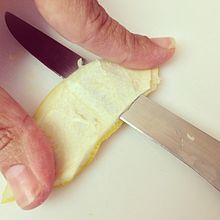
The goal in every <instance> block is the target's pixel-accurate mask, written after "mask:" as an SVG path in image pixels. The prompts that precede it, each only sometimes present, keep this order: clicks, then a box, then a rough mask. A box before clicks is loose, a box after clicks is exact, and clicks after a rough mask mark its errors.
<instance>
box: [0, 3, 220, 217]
mask: <svg viewBox="0 0 220 220" xmlns="http://www.w3.org/2000/svg"><path fill="white" fill-rule="evenodd" d="M100 3H102V5H103V6H104V7H105V8H106V10H107V11H108V12H109V13H110V14H111V16H113V17H114V18H115V19H117V20H118V21H119V22H120V23H122V24H123V25H125V26H126V27H127V28H128V29H129V30H131V31H133V32H137V33H139V34H145V35H149V36H173V37H175V38H176V41H177V51H176V55H175V57H174V59H173V60H172V61H170V62H169V63H168V64H167V65H166V66H164V67H162V68H161V79H162V81H161V86H160V87H159V89H158V91H157V92H156V93H155V94H153V95H152V96H151V98H152V99H153V100H155V101H157V102H158V103H160V104H161V105H163V106H165V107H167V108H168V109H169V110H171V111H173V112H175V113H176V114H177V115H179V116H181V117H183V118H184V119H186V120H188V121H190V122H191V123H193V124H194V125H196V126H197V127H199V128H201V129H202V130H204V131H205V132H207V133H209V134H210V135H212V136H214V137H216V138H218V139H220V116H219V112H220V98H219V93H220V23H219V21H220V4H219V1H218V0H210V1H207V0H206V1H205V0H204V1H200V0H194V1H191V0H185V1H176V0H166V1H164V0H151V1H150V0H138V1H137V0H129V1H128V0H117V1H116V0H102V1H100ZM6 10H9V11H11V12H14V13H16V14H17V15H18V16H20V17H22V18H24V19H25V20H27V21H29V22H30V23H32V24H33V25H35V26H37V27H38V28H40V29H41V30H43V31H44V32H46V33H49V34H50V35H52V36H54V37H55V38H56V39H58V40H59V41H61V42H62V43H64V44H65V45H67V46H69V47H71V48H74V49H75V51H77V52H80V53H81V54H82V55H84V56H85V57H87V58H90V59H92V58H94V56H92V55H91V54H89V53H88V52H86V51H84V50H82V49H80V48H79V47H76V46H74V45H71V44H70V43H69V42H67V41H65V40H63V39H62V38H61V37H59V36H58V35H57V34H55V33H54V32H53V31H52V30H51V29H50V28H49V27H48V26H47V25H46V23H45V22H44V21H43V20H42V18H41V17H40V16H39V14H38V13H37V11H36V9H35V7H34V4H33V1H31V0H19V1H18V0H10V1H8V0H0V86H2V87H3V88H5V89H6V90H7V91H8V92H9V93H10V94H11V95H12V96H13V97H14V98H15V99H16V100H17V101H18V102H20V103H21V104H22V105H23V106H24V108H25V109H26V110H27V111H28V112H29V113H32V112H33V111H34V109H35V108H36V107H37V106H38V104H39V103H40V101H41V100H42V99H43V97H44V96H45V95H46V94H47V93H48V91H49V90H50V89H51V88H53V87H54V86H55V85H56V84H57V83H58V82H59V81H60V79H59V77H57V76H56V75H54V74H53V73H52V72H51V71H50V70H48V69H47V68H46V67H44V66H43V65H42V64H40V63H39V62H38V61H37V60H35V59H34V58H33V57H32V56H31V55H29V54H28V52H26V51H25V50H24V49H23V48H22V47H21V46H20V45H19V44H18V43H17V42H16V41H15V40H14V39H13V37H12V36H11V35H10V33H9V32H8V30H7V29H6V27H5V24H4V17H3V15H4V12H5V11H6ZM76 16H77V15H76ZM3 185H4V184H3V179H0V190H2V189H3ZM0 218H1V219H4V220H15V219H16V220H20V219H22V220H26V219H31V220H37V219H48V218H50V219H54V220H58V219H59V220H60V219H64V220H70V219H76V220H78V219H81V220H113V219H117V220H134V219H138V220H145V219H146V220H147V219H150V220H177V219H178V220H186V219H189V220H191V219H192V220H209V219H211V220H219V218H220V192H218V191H217V190H216V189H214V188H213V187H212V186H211V185H209V184H208V183H207V182H206V181H205V180H204V179H203V178H201V177H200V176H199V175H197V174H196V173H195V172H194V171H192V170H191V169H190V168H188V167H187V166H186V165H184V164H183V163H182V162H180V161H179V160H177V159H176V158H175V157H173V156H172V155H170V154H169V153H168V152H166V151H165V150H164V149H162V148H161V147H160V146H158V145H157V144H155V143H153V142H152V141H151V140H149V139H148V138H146V137H144V136H143V135H141V134H139V133H138V132H136V131H134V130H133V129H131V128H129V127H128V126H123V128H122V129H121V130H120V131H119V132H118V133H117V134H115V135H114V136H113V137H112V138H111V139H110V140H108V141H107V142H106V143H105V144H104V145H103V147H102V149H101V151H100V153H99V154H98V156H97V158H96V160H95V161H94V162H93V163H92V165H91V166H90V167H89V168H87V169H86V171H85V172H84V173H83V174H82V175H80V176H79V177H78V178H77V179H76V180H75V182H73V183H72V184H70V185H68V186H67V187H66V188H63V189H59V190H54V191H53V193H52V194H51V196H50V198H49V199H48V200H47V201H46V202H45V203H44V204H43V205H42V206H40V207H38V208H37V209H35V210H32V211H28V212H27V211H22V210H20V209H19V208H18V207H17V206H16V204H9V205H0Z"/></svg>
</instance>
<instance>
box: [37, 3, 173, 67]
mask: <svg viewBox="0 0 220 220" xmlns="http://www.w3.org/2000/svg"><path fill="white" fill-rule="evenodd" d="M35 2H36V5H37V7H38V9H39V11H40V12H41V14H42V15H43V17H44V18H45V19H46V20H47V22H48V23H49V24H50V25H51V26H52V27H53V28H54V29H55V30H56V31H58V32H59V33H60V34H61V35H63V36H64V37H65V38H66V39H68V40H70V41H71V42H73V43H76V44H78V45H80V46H82V47H84V48H86V49H88V50H90V51H92V52H94V53H95V54H97V55H99V56H100V57H103V58H106V59H108V60H111V61H113V62H116V63H119V64H121V65H124V66H126V67H129V68H135V69H146V68H152V67H158V66H159V65H161V64H163V63H164V62H166V61H167V60H168V59H170V58H171V57H172V56H173V54H174V51H175V42H174V40H173V39H172V38H159V39H158V38H157V39H149V38H147V37H145V36H140V35H135V34H132V33H130V32H129V31H127V30H126V29H125V28H124V27H123V26H121V25H120V24H119V23H118V22H117V21H115V20H113V19H112V18H111V17H109V16H108V15H107V13H106V12H105V10H104V9H103V8H102V7H101V6H100V5H99V4H98V2H97V1H96V0H56V1H54V0H35Z"/></svg>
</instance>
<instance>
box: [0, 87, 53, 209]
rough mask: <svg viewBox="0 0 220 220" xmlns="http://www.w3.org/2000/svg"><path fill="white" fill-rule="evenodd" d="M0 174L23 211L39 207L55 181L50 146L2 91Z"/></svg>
mask: <svg viewBox="0 0 220 220" xmlns="http://www.w3.org/2000/svg"><path fill="white" fill-rule="evenodd" d="M0 170H1V172H2V173H3V175H4V176H5V178H6V180H7V182H8V183H9V185H10V186H11V188H12V190H13V193H14V196H15V199H16V201H17V203H18V205H19V206H20V207H22V208H23V209H31V208H34V207H36V206H38V205H40V204H41V203H42V202H43V201H44V200H45V199H46V198H47V197H48V195H49V193H50V191H51V188H52V186H53V182H54V178H55V163H54V154H53V151H52V148H51V145H50V143H49V142H48V140H47V138H46V137H45V136H44V134H43V133H42V132H41V130H40V129H39V128H38V127H37V126H36V125H35V123H34V122H33V120H32V119H31V117H30V116H28V115H27V113H26V112H25V111H24V110H23V109H22V108H21V107H20V106H19V105H18V103H16V102H15V101H14V100H13V99H12V98H11V97H10V96H9V95H8V94H7V93H6V92H5V91H4V90H3V89H1V88H0Z"/></svg>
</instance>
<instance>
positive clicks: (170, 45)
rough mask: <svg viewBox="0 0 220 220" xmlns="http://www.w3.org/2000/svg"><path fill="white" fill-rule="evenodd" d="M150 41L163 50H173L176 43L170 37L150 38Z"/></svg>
mask: <svg viewBox="0 0 220 220" xmlns="http://www.w3.org/2000/svg"><path fill="white" fill-rule="evenodd" d="M151 41H153V42H154V43H155V44H157V45H158V46H160V47H162V48H165V49H174V48H175V47H176V42H175V40H174V38H172V37H164V38H151Z"/></svg>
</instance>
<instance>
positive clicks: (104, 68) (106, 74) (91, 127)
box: [3, 60, 159, 202]
mask: <svg viewBox="0 0 220 220" xmlns="http://www.w3.org/2000/svg"><path fill="white" fill-rule="evenodd" d="M158 84H159V77H158V69H153V70H138V71H137V70H130V69H126V68H124V67H121V66H119V65H117V64H113V63H110V62H107V61H104V60H97V61H94V62H91V63H89V64H87V65H85V66H82V67H81V68H80V69H79V70H77V71H76V72H75V73H74V74H72V75H71V76H69V77H68V78H67V79H65V80H63V81H62V82H61V83H60V84H59V85H58V86H57V87H55V88H54V89H53V90H52V91H51V92H50V93H49V95H48V96H47V97H46V98H45V99H44V101H43V102H42V104H41V105H40V106H39V108H38V109H37V111H36V113H35V115H34V119H35V121H36V122H37V124H38V125H39V126H40V127H41V128H42V130H43V131H44V132H45V133H46V135H47V136H48V137H49V139H50V140H51V142H52V144H53V146H54V151H55V157H56V174H57V177H56V182H55V186H60V185H64V184H66V183H68V182H70V181H71V180H72V179H73V178H74V177H75V176H76V175H77V174H78V173H79V172H81V171H82V169H83V168H84V167H86V166H87V165H88V164H89V163H90V162H91V161H92V160H93V159H94V157H95V155H96V153H97V151H98V149H99V147H100V145H101V143H102V142H103V141H104V140H106V139H107V138H109V137H110V136H111V134H113V133H114V132H115V131H116V130H117V129H118V128H119V127H120V126H121V124H122V121H120V120H119V117H120V115H121V114H122V113H123V112H124V111H125V110H126V109H127V108H128V107H129V106H130V105H131V103H132V102H133V101H134V100H135V99H136V98H137V97H138V96H139V95H141V94H146V95H148V94H149V93H150V92H152V91H154V90H155V89H156V88H157V85H158ZM12 199H13V194H12V193H11V190H10V188H9V187H7V188H6V190H5V192H4V194H3V202H8V201H11V200H12Z"/></svg>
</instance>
